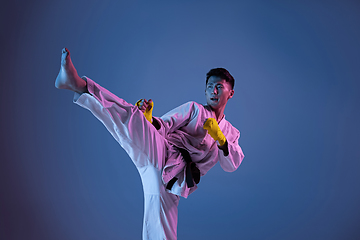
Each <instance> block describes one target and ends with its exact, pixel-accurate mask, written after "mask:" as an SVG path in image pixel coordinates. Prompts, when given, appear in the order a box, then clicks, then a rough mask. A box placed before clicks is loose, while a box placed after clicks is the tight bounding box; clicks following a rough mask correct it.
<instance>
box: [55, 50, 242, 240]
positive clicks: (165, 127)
mask: <svg viewBox="0 0 360 240" xmlns="http://www.w3.org/2000/svg"><path fill="white" fill-rule="evenodd" d="M55 86H56V87H57V88H59V89H68V90H71V91H74V92H75V96H74V102H75V103H76V104H78V105H80V106H82V107H84V108H86V109H88V110H90V111H91V112H92V113H93V114H94V115H95V116H96V117H97V118H98V119H99V120H100V121H101V122H102V123H103V124H104V125H105V126H106V128H107V129H108V131H109V132H110V133H111V134H112V135H113V137H114V138H115V139H116V140H117V141H118V143H119V144H120V145H121V146H122V147H123V148H124V150H125V151H126V152H127V153H128V155H129V157H130V158H131V160H132V161H133V162H134V164H135V166H136V167H137V169H138V171H139V174H140V177H141V180H142V184H143V190H144V202H145V209H144V221H143V239H150V240H157V239H168V240H170V239H176V238H177V237H176V236H177V234H176V231H177V215H178V213H177V206H178V203H179V198H180V196H183V197H185V198H187V197H188V196H189V194H191V193H192V192H193V191H195V190H196V189H197V185H196V184H197V183H198V182H199V181H200V176H203V175H205V174H206V173H207V171H209V170H210V169H211V168H212V167H213V166H214V165H215V164H216V163H217V162H218V161H219V162H220V166H221V167H222V168H223V169H224V170H225V171H228V172H232V171H235V170H236V169H237V168H238V167H239V165H240V163H241V161H242V159H243V158H244V154H243V152H242V150H241V148H240V146H239V144H238V140H239V137H240V133H239V131H238V130H237V129H236V128H234V127H233V126H232V125H231V124H230V123H229V122H228V121H226V120H225V118H224V110H225V106H226V104H227V101H228V100H229V99H230V98H232V96H233V95H234V90H233V87H234V79H233V77H232V76H231V75H230V73H229V72H228V71H227V70H226V69H223V68H217V69H212V70H210V71H209V72H208V74H207V78H206V89H205V96H206V100H207V105H206V106H203V105H201V104H198V103H195V102H188V103H185V104H183V105H181V106H179V107H177V108H175V109H173V110H171V111H170V112H168V113H167V114H165V115H164V116H162V117H161V118H158V117H152V114H151V112H152V106H153V103H152V101H151V100H149V101H146V100H143V101H139V102H138V103H137V104H136V105H132V104H129V103H127V102H126V101H124V100H123V99H121V98H118V97H117V96H115V95H114V94H112V93H111V92H109V91H108V90H106V89H105V88H103V87H101V86H100V85H98V84H97V83H95V82H94V81H92V80H91V79H89V78H87V77H83V78H81V77H79V76H78V74H77V72H76V69H75V67H74V65H73V64H72V62H71V59H70V52H69V51H68V50H67V49H66V48H64V49H63V51H62V56H61V68H60V72H59V74H58V76H57V78H56V81H55Z"/></svg>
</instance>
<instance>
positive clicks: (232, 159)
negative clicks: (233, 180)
mask: <svg viewBox="0 0 360 240" xmlns="http://www.w3.org/2000/svg"><path fill="white" fill-rule="evenodd" d="M239 138H240V132H239V131H238V130H237V129H236V128H234V127H232V129H231V131H229V133H228V134H227V136H226V140H227V147H228V154H227V155H226V154H225V151H223V150H221V149H219V155H218V156H219V162H220V166H221V168H222V169H224V171H226V172H233V171H235V170H236V169H237V168H238V167H239V166H240V164H241V162H242V160H243V158H244V153H243V151H242V149H241V147H240V146H239ZM225 155H226V156H225Z"/></svg>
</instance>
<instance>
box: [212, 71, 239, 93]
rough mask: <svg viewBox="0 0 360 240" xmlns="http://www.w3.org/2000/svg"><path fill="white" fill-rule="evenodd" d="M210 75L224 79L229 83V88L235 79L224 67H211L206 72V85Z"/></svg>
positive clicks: (232, 86)
mask: <svg viewBox="0 0 360 240" xmlns="http://www.w3.org/2000/svg"><path fill="white" fill-rule="evenodd" d="M211 76H215V77H219V78H221V79H225V81H227V82H228V83H230V85H231V89H234V85H235V79H234V77H233V76H232V75H231V74H230V73H229V71H228V70H226V69H225V68H213V69H211V70H210V71H209V72H208V73H207V74H206V85H207V83H208V81H209V78H210V77H211Z"/></svg>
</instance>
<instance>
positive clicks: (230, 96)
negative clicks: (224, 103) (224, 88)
mask: <svg viewBox="0 0 360 240" xmlns="http://www.w3.org/2000/svg"><path fill="white" fill-rule="evenodd" d="M233 96H234V90H231V91H230V95H229V97H228V100H229V99H230V98H232V97H233Z"/></svg>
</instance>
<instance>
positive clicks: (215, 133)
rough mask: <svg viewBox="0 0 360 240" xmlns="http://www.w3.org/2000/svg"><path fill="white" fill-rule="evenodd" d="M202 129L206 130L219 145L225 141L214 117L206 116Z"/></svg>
mask: <svg viewBox="0 0 360 240" xmlns="http://www.w3.org/2000/svg"><path fill="white" fill-rule="evenodd" d="M203 128H204V129H206V130H207V131H208V133H209V134H210V136H211V137H212V138H213V139H214V140H215V141H218V142H219V145H220V146H223V145H224V144H225V142H226V138H225V136H224V134H223V133H222V131H221V130H220V127H219V125H218V123H217V121H216V120H215V118H208V119H206V122H205V124H204V126H203Z"/></svg>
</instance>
